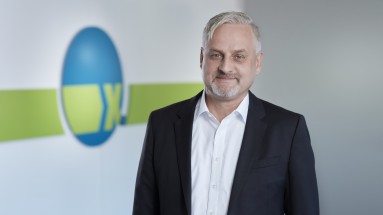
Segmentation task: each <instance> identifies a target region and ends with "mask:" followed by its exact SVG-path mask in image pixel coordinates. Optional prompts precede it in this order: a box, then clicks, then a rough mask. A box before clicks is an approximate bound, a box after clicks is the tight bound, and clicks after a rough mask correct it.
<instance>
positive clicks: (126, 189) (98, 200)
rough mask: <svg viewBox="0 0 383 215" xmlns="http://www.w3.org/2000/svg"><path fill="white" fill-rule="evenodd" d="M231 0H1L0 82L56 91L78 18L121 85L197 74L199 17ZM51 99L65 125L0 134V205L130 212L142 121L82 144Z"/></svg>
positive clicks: (234, 5)
mask: <svg viewBox="0 0 383 215" xmlns="http://www.w3.org/2000/svg"><path fill="white" fill-rule="evenodd" d="M241 7H242V6H241V3H240V2H238V1H235V0H224V1H222V0H212V1H203V0H197V1H177V0H164V1H156V0H147V1H129V0H126V1H119V0H97V1H94V0H92V1H90V0H76V1H73V0H67V1H50V0H37V1H21V0H14V1H5V0H1V1H0V28H1V34H0V47H1V48H0V90H8V89H47V88H48V89H55V90H57V91H59V90H60V84H61V72H62V66H63V61H64V57H65V53H66V51H67V48H68V46H69V43H70V41H71V40H72V39H73V37H74V36H75V34H76V33H78V31H80V30H81V29H83V28H84V27H88V26H98V27H101V28H102V29H103V30H105V31H106V32H107V33H108V34H109V36H110V37H111V38H112V40H113V42H114V44H115V46H116V48H117V51H118V53H119V57H120V60H121V64H122V69H123V77H124V85H125V88H127V86H129V84H132V83H152V82H158V83H161V82H195V81H201V78H200V69H199V50H200V43H201V34H202V30H203V27H204V25H205V23H206V22H207V20H208V19H209V18H210V17H211V16H213V15H214V14H216V13H218V12H221V11H224V10H238V9H239V8H241ZM126 90H127V89H125V90H124V92H126ZM124 99H125V105H126V102H127V95H126V94H125V96H124ZM58 103H59V109H60V110H59V111H60V115H61V122H62V125H63V127H64V130H65V135H61V136H53V137H42V138H35V139H26V140H17V141H9V142H1V143H0V214H7V215H24V214H28V215H34V214H36V215H37V214H38V215H44V214H46V215H51V214H55V215H68V214H71V215H76V214H78V215H84V214H85V215H87V214H92V215H97V214H100V215H102V214H105V215H110V214H113V215H118V214H130V213H131V210H132V201H133V199H132V198H133V189H134V182H135V175H136V169H137V163H138V159H139V154H140V151H141V145H142V140H143V136H144V132H145V125H136V126H124V127H118V128H117V129H116V131H115V132H114V134H113V135H112V137H111V138H110V139H109V140H108V141H107V142H106V143H104V144H103V145H101V146H99V147H94V148H91V147H86V146H84V145H83V144H81V143H79V142H78V141H77V140H76V139H75V137H74V136H73V135H72V134H71V132H70V130H69V128H68V125H67V124H66V121H65V119H64V115H63V110H62V104H61V101H58ZM0 120H1V119H0ZM0 132H1V131H0Z"/></svg>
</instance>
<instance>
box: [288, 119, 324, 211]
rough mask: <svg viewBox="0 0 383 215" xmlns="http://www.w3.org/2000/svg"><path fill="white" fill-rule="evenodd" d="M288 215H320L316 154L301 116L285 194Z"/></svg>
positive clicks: (294, 139) (293, 144)
mask: <svg viewBox="0 0 383 215" xmlns="http://www.w3.org/2000/svg"><path fill="white" fill-rule="evenodd" d="M285 214H286V215H319V197H318V187H317V180H316V174H315V161H314V153H313V150H312V148H311V144H310V136H309V132H308V129H307V126H306V122H305V119H304V117H303V116H300V118H299V121H298V124H297V127H296V130H295V134H294V137H293V142H292V145H291V151H290V160H289V169H288V180H287V183H286V193H285Z"/></svg>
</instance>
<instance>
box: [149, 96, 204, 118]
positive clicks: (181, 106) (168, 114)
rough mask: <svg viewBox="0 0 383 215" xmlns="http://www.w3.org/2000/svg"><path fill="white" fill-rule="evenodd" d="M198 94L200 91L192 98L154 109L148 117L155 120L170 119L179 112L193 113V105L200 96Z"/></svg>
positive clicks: (176, 116)
mask: <svg viewBox="0 0 383 215" xmlns="http://www.w3.org/2000/svg"><path fill="white" fill-rule="evenodd" d="M200 94H201V93H199V94H197V95H196V96H194V97H192V98H189V99H186V100H183V101H179V102H176V103H173V104H170V105H168V106H165V107H162V108H160V109H157V110H154V111H152V112H151V113H150V118H151V119H156V120H172V119H174V118H178V117H179V116H180V114H188V113H189V114H190V113H193V114H194V110H195V105H196V104H197V101H198V99H199V98H200V96H201V95H200Z"/></svg>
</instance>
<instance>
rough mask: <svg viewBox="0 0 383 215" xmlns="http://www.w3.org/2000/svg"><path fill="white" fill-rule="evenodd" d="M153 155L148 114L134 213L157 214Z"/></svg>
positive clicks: (135, 214)
mask: <svg viewBox="0 0 383 215" xmlns="http://www.w3.org/2000/svg"><path fill="white" fill-rule="evenodd" d="M153 155H154V137H153V126H152V120H151V116H150V117H149V121H148V125H147V129H146V135H145V139H144V144H143V148H142V153H141V159H140V163H139V166H138V172H137V178H136V190H135V194H134V205H133V214H134V215H141V214H143V215H149V214H150V215H155V214H159V199H158V189H157V183H156V177H155V173H154V163H153Z"/></svg>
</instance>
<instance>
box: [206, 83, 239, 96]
mask: <svg viewBox="0 0 383 215" xmlns="http://www.w3.org/2000/svg"><path fill="white" fill-rule="evenodd" d="M211 92H212V93H213V94H214V95H215V96H217V97H220V98H225V99H231V98H234V97H236V96H237V95H238V93H239V87H233V88H230V89H222V88H220V87H218V86H217V85H216V84H214V83H213V84H212V85H211Z"/></svg>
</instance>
